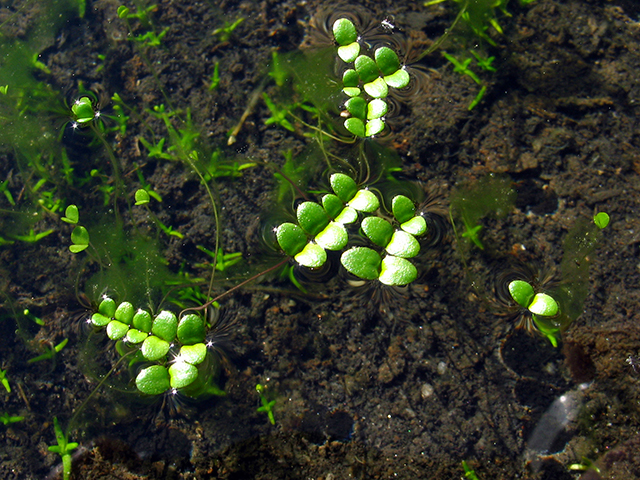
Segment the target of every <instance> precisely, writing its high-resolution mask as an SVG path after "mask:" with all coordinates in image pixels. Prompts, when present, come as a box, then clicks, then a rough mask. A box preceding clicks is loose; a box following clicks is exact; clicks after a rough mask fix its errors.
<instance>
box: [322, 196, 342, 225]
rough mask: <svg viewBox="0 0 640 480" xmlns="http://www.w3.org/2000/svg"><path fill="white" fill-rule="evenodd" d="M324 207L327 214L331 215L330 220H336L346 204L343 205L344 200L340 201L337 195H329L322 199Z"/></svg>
mask: <svg viewBox="0 0 640 480" xmlns="http://www.w3.org/2000/svg"><path fill="white" fill-rule="evenodd" d="M322 206H323V207H324V209H325V211H326V212H327V215H329V218H331V219H335V218H336V217H337V216H338V215H339V214H340V212H342V209H343V208H344V203H342V200H340V199H339V198H338V196H337V195H334V194H332V193H327V194H326V195H324V196H323V197H322Z"/></svg>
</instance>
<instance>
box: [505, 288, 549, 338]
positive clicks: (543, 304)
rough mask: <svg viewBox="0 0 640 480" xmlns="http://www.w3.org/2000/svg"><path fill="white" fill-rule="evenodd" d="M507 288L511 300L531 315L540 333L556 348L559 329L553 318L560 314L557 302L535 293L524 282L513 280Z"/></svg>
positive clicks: (546, 295)
mask: <svg viewBox="0 0 640 480" xmlns="http://www.w3.org/2000/svg"><path fill="white" fill-rule="evenodd" d="M508 288H509V294H510V295H511V298H513V300H514V301H515V302H516V303H517V304H518V305H519V306H520V307H522V308H523V309H525V310H526V311H527V312H528V313H529V314H530V315H531V318H532V320H533V322H534V323H535V325H536V327H537V328H538V330H539V331H540V333H542V334H543V335H544V336H545V337H547V338H548V339H549V341H550V342H551V344H552V345H553V346H554V347H557V346H558V341H557V334H558V332H559V331H560V327H559V326H558V325H557V324H556V322H554V321H553V318H554V317H557V316H558V314H559V313H560V306H559V305H558V302H557V301H556V300H555V299H554V298H553V297H552V296H551V295H548V294H546V293H540V292H539V293H536V292H535V290H534V289H533V287H532V286H531V284H530V283H528V282H525V281H524V280H513V281H512V282H510V283H509V286H508Z"/></svg>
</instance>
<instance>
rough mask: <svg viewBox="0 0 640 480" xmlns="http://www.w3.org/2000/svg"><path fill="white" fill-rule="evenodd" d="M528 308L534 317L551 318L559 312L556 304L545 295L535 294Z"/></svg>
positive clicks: (551, 298)
mask: <svg viewBox="0 0 640 480" xmlns="http://www.w3.org/2000/svg"><path fill="white" fill-rule="evenodd" d="M528 308H529V311H530V312H531V313H533V314H534V315H540V316H543V317H553V316H554V315H557V314H558V311H559V307H558V302H556V301H555V299H554V298H553V297H551V296H550V295H547V294H546V293H536V295H535V296H534V297H533V300H531V303H530V304H529V307H528Z"/></svg>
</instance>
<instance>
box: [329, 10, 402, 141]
mask: <svg viewBox="0 0 640 480" xmlns="http://www.w3.org/2000/svg"><path fill="white" fill-rule="evenodd" d="M333 35H334V38H335V40H336V43H337V44H338V57H340V59H341V60H342V61H343V62H345V63H347V64H353V65H349V67H350V68H348V69H347V70H345V72H344V73H343V75H342V84H343V89H342V91H343V92H344V94H345V95H347V97H349V99H348V100H347V101H346V102H345V108H346V110H347V112H348V115H349V118H347V119H346V120H345V121H344V126H345V128H346V129H347V130H348V131H349V132H350V133H351V134H353V135H355V136H356V137H372V136H374V135H377V134H379V133H380V132H382V130H384V127H385V122H384V116H385V115H386V113H387V111H388V109H389V108H388V105H387V102H386V101H385V100H384V99H385V98H386V97H387V95H388V94H389V88H404V87H406V86H407V85H409V82H410V80H411V78H410V77H409V74H408V73H407V71H406V70H405V69H404V68H403V67H402V65H401V64H400V59H399V58H398V55H397V54H396V52H394V51H393V50H392V49H391V48H389V47H384V46H383V47H379V48H377V49H376V50H375V51H374V52H373V54H372V55H369V54H367V53H362V50H363V49H362V48H361V45H360V43H359V38H358V33H357V30H356V27H355V25H354V24H353V23H352V22H351V21H350V20H348V19H346V18H339V19H338V20H336V21H335V22H334V24H333Z"/></svg>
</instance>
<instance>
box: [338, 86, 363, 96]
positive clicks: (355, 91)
mask: <svg viewBox="0 0 640 480" xmlns="http://www.w3.org/2000/svg"><path fill="white" fill-rule="evenodd" d="M342 91H343V92H344V94H345V95H347V96H348V97H357V96H358V95H360V89H359V88H358V87H344V88H343V89H342Z"/></svg>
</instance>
